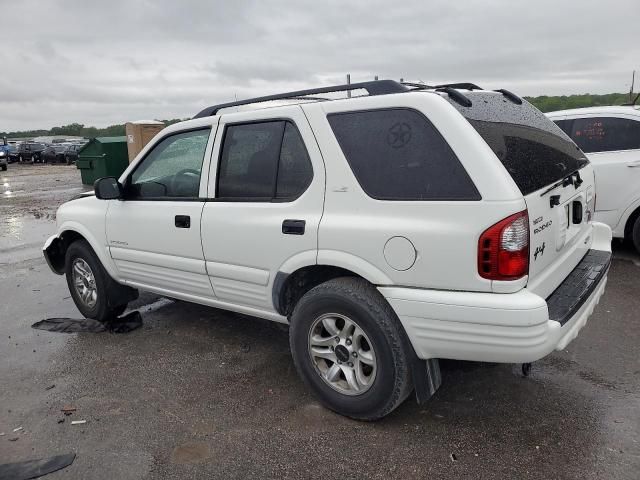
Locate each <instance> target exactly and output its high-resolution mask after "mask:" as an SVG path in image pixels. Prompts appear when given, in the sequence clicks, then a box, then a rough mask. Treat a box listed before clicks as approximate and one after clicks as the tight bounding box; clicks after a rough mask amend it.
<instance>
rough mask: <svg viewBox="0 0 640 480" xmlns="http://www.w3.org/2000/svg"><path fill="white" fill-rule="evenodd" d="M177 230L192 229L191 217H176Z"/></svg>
mask: <svg viewBox="0 0 640 480" xmlns="http://www.w3.org/2000/svg"><path fill="white" fill-rule="evenodd" d="M175 225H176V228H191V217H190V216H189V215H176V223H175Z"/></svg>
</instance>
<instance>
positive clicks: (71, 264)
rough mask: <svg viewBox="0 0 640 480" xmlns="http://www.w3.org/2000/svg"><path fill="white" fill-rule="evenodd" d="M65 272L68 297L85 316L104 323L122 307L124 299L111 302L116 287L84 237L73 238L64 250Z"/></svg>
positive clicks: (122, 309)
mask: <svg viewBox="0 0 640 480" xmlns="http://www.w3.org/2000/svg"><path fill="white" fill-rule="evenodd" d="M65 274H66V277H67V286H68V287H69V292H70V293H71V298H73V301H74V303H75V304H76V307H78V310H80V313H82V315H84V316H85V317H86V318H93V319H95V320H98V321H100V322H105V321H107V320H110V319H112V318H115V317H117V316H118V315H121V314H122V313H123V312H124V310H125V309H126V307H127V303H126V302H125V303H124V304H119V305H118V304H116V303H115V302H114V300H115V295H114V292H115V290H116V289H117V288H118V286H117V284H116V282H115V281H114V280H113V279H112V278H111V277H110V276H109V274H108V273H107V271H106V270H105V269H104V267H103V266H102V264H101V263H100V260H99V259H98V257H97V255H96V254H95V252H94V251H93V249H92V248H91V246H90V245H89V244H88V243H87V242H86V240H77V241H75V242H73V243H72V244H71V245H70V246H69V248H68V249H67V253H66V257H65Z"/></svg>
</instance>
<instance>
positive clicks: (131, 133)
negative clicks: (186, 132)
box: [125, 120, 164, 163]
mask: <svg viewBox="0 0 640 480" xmlns="http://www.w3.org/2000/svg"><path fill="white" fill-rule="evenodd" d="M163 128H164V123H162V122H158V121H156V120H137V121H135V122H127V124H126V126H125V131H126V134H127V150H128V152H129V163H131V161H132V160H133V159H134V158H136V155H138V153H140V151H141V150H142V149H143V148H144V146H145V145H146V144H147V143H149V142H150V141H151V139H152V138H153V137H155V136H156V135H157V134H158V132H159V131H160V130H162V129H163Z"/></svg>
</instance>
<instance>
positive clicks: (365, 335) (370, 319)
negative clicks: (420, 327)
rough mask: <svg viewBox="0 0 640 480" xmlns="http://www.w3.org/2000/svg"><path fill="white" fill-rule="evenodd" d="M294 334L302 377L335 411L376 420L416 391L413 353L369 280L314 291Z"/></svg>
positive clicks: (295, 319) (300, 308)
mask: <svg viewBox="0 0 640 480" xmlns="http://www.w3.org/2000/svg"><path fill="white" fill-rule="evenodd" d="M289 332H290V333H289V341H290V345H291V352H292V355H293V360H294V363H295V365H296V368H297V370H298V373H299V374H300V376H301V377H302V378H303V380H304V381H305V383H306V384H307V385H308V386H309V387H310V388H311V389H312V390H313V391H314V393H315V394H316V395H317V397H318V398H319V400H320V402H322V403H323V404H324V405H325V406H326V407H328V408H330V409H331V410H334V411H336V412H338V413H340V414H342V415H346V416H349V417H352V418H356V419H360V420H376V419H379V418H382V417H384V416H385V415H387V414H388V413H389V412H391V411H393V410H394V409H395V408H396V407H397V406H398V405H400V403H402V402H403V401H404V400H405V399H406V398H407V396H408V395H409V393H410V392H411V390H412V382H411V376H410V368H409V361H410V359H409V356H408V354H407V352H409V349H410V348H412V347H411V345H410V344H409V342H408V340H407V339H406V336H405V334H404V332H403V331H402V327H401V326H400V323H399V321H398V319H397V317H396V315H395V313H394V312H393V310H392V309H391V307H390V305H389V304H388V303H387V302H386V300H385V299H384V298H383V297H382V295H380V293H379V292H378V291H377V290H376V289H375V288H374V287H373V286H371V285H370V284H369V283H367V282H366V281H365V280H363V279H360V278H351V277H344V278H338V279H334V280H330V281H328V282H326V283H323V284H321V285H318V286H317V287H315V288H313V289H311V290H310V291H309V292H308V293H307V294H306V295H304V296H303V297H302V299H301V300H300V301H299V302H298V304H297V305H296V307H295V309H294V311H293V314H292V316H291V328H290V330H289Z"/></svg>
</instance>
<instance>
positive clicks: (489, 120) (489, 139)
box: [449, 92, 589, 195]
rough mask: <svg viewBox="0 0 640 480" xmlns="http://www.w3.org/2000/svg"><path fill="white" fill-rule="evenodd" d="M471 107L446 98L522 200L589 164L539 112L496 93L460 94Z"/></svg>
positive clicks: (524, 102)
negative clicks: (468, 101) (499, 163)
mask: <svg viewBox="0 0 640 480" xmlns="http://www.w3.org/2000/svg"><path fill="white" fill-rule="evenodd" d="M464 95H465V96H466V97H468V98H469V99H470V100H471V101H472V103H473V105H472V106H471V107H464V106H462V105H459V104H458V103H456V102H455V101H452V100H451V99H449V102H450V103H451V105H453V106H454V107H455V108H456V109H457V110H458V111H459V112H460V113H461V114H462V115H463V116H464V117H465V118H466V119H467V120H468V121H469V123H470V124H471V125H472V126H473V128H475V130H476V131H477V132H478V133H479V134H480V136H481V137H482V138H483V139H484V141H485V142H486V143H487V144H488V145H489V147H491V149H492V150H493V152H494V153H495V154H496V156H497V157H498V158H499V159H500V161H501V162H502V164H503V165H504V167H505V168H506V169H507V171H508V172H509V174H510V175H511V178H513V180H514V181H515V183H516V185H517V186H518V188H519V189H520V191H521V192H522V194H523V195H528V194H530V193H532V192H535V191H536V190H540V189H541V188H543V187H546V186H548V185H550V184H552V183H554V182H556V181H558V180H561V179H562V178H563V177H565V176H567V175H568V174H570V173H572V172H575V171H576V170H578V169H580V168H582V167H584V166H585V165H587V164H588V163H589V161H588V160H587V157H585V155H584V153H583V152H582V151H581V150H580V149H579V148H578V147H577V146H576V145H575V144H574V143H573V142H572V141H571V139H570V138H569V137H567V135H566V134H565V133H564V132H563V131H562V130H561V129H560V128H559V127H558V126H557V125H556V124H555V123H553V122H552V121H551V120H549V119H548V118H547V117H546V116H545V115H544V114H543V113H542V112H540V110H538V109H536V108H535V107H533V106H532V105H531V104H530V103H528V102H527V101H524V100H523V102H522V105H518V104H516V103H514V102H512V101H510V100H508V99H507V98H506V97H505V96H503V95H502V94H500V93H493V92H464Z"/></svg>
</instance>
